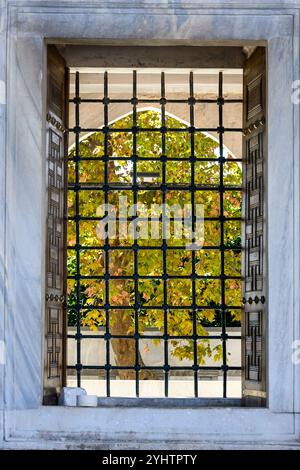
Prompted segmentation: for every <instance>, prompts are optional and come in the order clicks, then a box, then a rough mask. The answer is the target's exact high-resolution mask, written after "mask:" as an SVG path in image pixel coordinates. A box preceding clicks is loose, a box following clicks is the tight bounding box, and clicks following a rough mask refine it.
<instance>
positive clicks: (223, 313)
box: [218, 72, 227, 398]
mask: <svg viewBox="0 0 300 470" xmlns="http://www.w3.org/2000/svg"><path fill="white" fill-rule="evenodd" d="M218 95H219V96H218V108H219V129H218V131H219V163H220V239H221V240H220V246H221V275H220V277H221V321H222V359H223V361H222V362H223V363H222V370H223V398H226V396H227V357H226V356H227V353H226V290H225V250H224V248H225V246H224V148H223V131H224V129H223V105H224V98H223V73H222V72H219V93H218Z"/></svg>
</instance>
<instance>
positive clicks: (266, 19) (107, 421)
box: [0, 0, 300, 443]
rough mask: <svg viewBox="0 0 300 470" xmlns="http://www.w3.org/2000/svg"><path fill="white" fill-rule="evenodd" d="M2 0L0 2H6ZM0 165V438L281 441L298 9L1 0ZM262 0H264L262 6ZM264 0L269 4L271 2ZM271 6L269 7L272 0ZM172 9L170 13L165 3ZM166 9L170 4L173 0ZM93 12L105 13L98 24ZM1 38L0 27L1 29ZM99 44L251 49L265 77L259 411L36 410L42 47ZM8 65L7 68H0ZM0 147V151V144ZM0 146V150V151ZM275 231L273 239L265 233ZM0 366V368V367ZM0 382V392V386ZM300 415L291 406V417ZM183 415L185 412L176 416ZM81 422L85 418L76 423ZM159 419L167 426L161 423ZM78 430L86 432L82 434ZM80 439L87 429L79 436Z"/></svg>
mask: <svg viewBox="0 0 300 470" xmlns="http://www.w3.org/2000/svg"><path fill="white" fill-rule="evenodd" d="M5 3H6V2H5ZM7 3H8V8H7V10H6V13H7V15H6V25H7V29H6V32H5V34H4V37H5V40H6V57H4V59H3V57H1V58H0V59H1V62H0V64H1V65H0V68H1V70H2V67H4V68H5V69H6V83H7V93H6V99H7V101H6V120H5V126H4V129H2V128H1V132H2V136H3V138H5V142H6V145H5V160H4V162H3V161H1V166H0V170H1V178H3V179H2V180H1V181H0V183H3V185H4V186H3V187H4V190H3V191H2V192H1V196H2V197H3V198H4V199H3V207H1V221H3V222H5V234H4V237H3V240H2V239H1V245H0V249H1V259H2V260H3V266H1V269H2V272H1V275H2V276H3V286H2V290H1V302H2V305H3V307H4V313H5V314H4V318H3V324H1V326H0V332H1V331H2V329H3V331H4V340H5V344H6V351H7V357H6V365H5V368H4V372H3V373H2V370H1V371H0V386H1V385H2V383H3V390H4V395H3V396H2V395H1V397H0V409H1V407H2V409H3V410H4V411H3V413H1V417H0V423H1V424H2V426H1V431H0V437H1V435H2V434H3V437H4V439H6V440H7V441H8V442H10V441H11V442H12V441H13V440H17V439H21V438H22V439H30V440H32V439H33V440H34V439H37V438H39V439H45V438H46V437H47V439H49V438H50V439H58V438H59V439H66V440H74V439H76V436H78V433H81V432H84V433H85V435H86V436H87V437H86V438H87V440H88V439H99V435H101V438H102V440H103V442H105V441H107V442H108V441H109V442H116V441H118V440H119V441H120V440H121V441H122V439H123V440H124V442H125V441H126V442H128V436H129V434H130V436H131V437H130V439H132V440H134V439H136V440H140V441H144V442H150V441H151V440H152V441H153V442H154V441H156V440H159V442H162V441H165V442H166V441H168V440H173V441H174V440H178V442H185V443H189V442H190V443H192V442H200V441H201V442H204V441H210V440H212V439H214V441H216V440H219V441H220V442H221V441H222V442H225V443H226V442H237V441H246V439H249V438H251V439H252V440H260V439H261V436H262V435H263V437H264V439H269V440H272V439H275V440H285V441H286V440H291V439H293V438H295V436H297V435H299V429H300V420H299V412H300V374H299V368H300V366H296V365H295V364H293V363H292V360H291V355H292V352H293V351H292V344H293V341H294V340H295V339H298V338H299V337H300V320H299V311H300V310H299V246H300V243H299V242H300V240H299V237H300V235H299V233H300V230H299V220H300V218H299V209H300V207H299V202H298V201H299V158H298V156H299V109H298V106H295V105H293V104H292V102H291V93H292V90H291V87H292V81H293V80H295V79H297V78H298V77H299V10H298V8H296V7H295V8H290V6H289V8H285V7H282V8H279V7H278V5H277V4H276V2H268V1H266V2H264V5H266V7H265V8H263V7H260V6H259V2H256V0H255V1H254V2H253V7H252V8H249V7H247V8H246V7H245V5H244V4H238V3H237V2H235V3H234V2H228V3H227V6H226V7H225V6H222V4H220V2H217V1H213V0H212V1H210V2H207V4H206V5H205V6H203V7H201V6H199V3H197V2H195V1H192V0H190V1H181V2H178V4H176V2H174V4H172V8H170V7H168V5H167V4H166V3H164V2H161V3H158V2H156V4H155V3H154V4H153V2H152V3H151V2H145V3H143V4H140V2H138V0H129V1H127V2H126V5H125V4H124V3H122V2H121V1H117V0H114V1H111V2H108V3H106V2H105V1H104V2H102V4H101V6H99V2H97V1H96V0H94V1H90V2H88V3H87V4H86V5H85V6H84V7H82V6H80V2H78V1H76V0H73V1H70V0H69V1H67V0H66V1H63V2H59V3H57V4H55V5H54V4H53V2H49V1H48V0H46V1H42V2H34V1H31V0H29V1H26V2H25V1H14V2H10V1H8V2H7ZM268 4H270V6H269V7H268ZM274 4H275V6H274ZM282 4H283V2H280V6H282ZM176 5H177V7H176ZM175 7H176V8H175ZM104 17H105V21H103V18H104ZM2 35H3V32H2ZM74 38H76V42H77V41H78V40H81V41H90V42H92V41H95V42H96V43H101V44H105V43H106V44H118V43H122V44H137V43H145V44H190V45H192V44H197V45H201V44H205V45H217V44H222V45H226V44H239V45H242V44H251V43H253V44H262V45H266V47H267V56H268V60H267V71H268V80H267V82H268V116H269V119H268V137H269V138H268V165H267V199H268V214H267V219H268V223H267V226H268V273H269V276H268V305H269V309H268V310H269V323H268V347H267V349H268V406H267V408H265V409H251V408H250V409H249V408H247V409H246V408H218V409H216V408H215V409H214V408H195V409H193V408H188V407H185V408H176V409H169V408H168V409H167V408H163V407H159V408H155V410H154V409H152V408H151V407H146V408H144V409H143V412H142V411H141V410H140V411H139V413H138V420H137V419H136V410H135V408H134V407H129V408H120V407H115V408H104V407H103V408H97V409H93V410H85V409H64V408H58V407H45V406H42V405H41V403H42V382H43V381H42V376H43V329H44V289H45V286H44V271H45V270H44V268H45V266H44V240H45V214H46V207H45V196H46V194H45V181H46V175H45V170H46V166H45V135H46V133H45V110H46V102H45V96H46V93H45V77H46V60H45V58H46V42H47V40H54V39H55V41H58V40H59V41H61V42H62V43H63V42H66V41H70V42H72V41H75V39H74ZM5 62H6V63H5ZM1 150H3V148H2V147H1ZM3 152H4V150H3ZM275 234H276V236H275ZM1 367H2V366H1ZM0 388H1V387H0ZM296 413H298V414H296ZM187 417H188V419H187ZM87 423H88V426H87ZM164 423H169V426H168V428H167V427H166V426H165V424H164ZM87 427H88V431H87ZM88 436H89V437H88Z"/></svg>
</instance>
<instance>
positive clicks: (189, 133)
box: [67, 71, 243, 398]
mask: <svg viewBox="0 0 300 470" xmlns="http://www.w3.org/2000/svg"><path fill="white" fill-rule="evenodd" d="M160 87H161V95H160V97H158V98H156V99H139V98H138V96H137V73H136V71H133V75H132V98H131V99H111V98H110V97H109V95H108V73H107V72H105V73H104V90H103V97H102V98H99V99H84V98H82V97H81V95H80V73H79V72H76V75H75V96H74V97H73V98H71V99H70V100H69V102H70V103H73V104H74V106H75V126H74V127H70V128H69V129H68V131H67V132H69V133H74V135H75V152H74V156H73V157H69V158H68V159H69V161H73V162H74V166H75V182H69V184H68V191H71V192H74V193H75V214H74V215H72V216H68V221H73V222H74V223H75V233H76V242H75V245H74V246H68V247H67V250H69V251H71V252H73V253H74V252H75V254H76V273H75V274H74V275H69V276H68V279H73V280H74V281H76V304H75V308H76V333H75V334H74V335H73V334H68V338H72V339H75V340H76V343H77V362H76V364H69V365H68V366H67V369H69V370H75V371H76V376H77V385H78V386H80V385H81V381H82V372H83V371H84V370H89V369H90V370H101V371H103V373H104V375H105V378H106V395H107V397H109V396H111V390H110V389H111V374H112V372H114V371H118V370H120V369H125V370H133V371H134V372H135V393H136V396H137V397H139V395H140V378H139V377H140V373H141V371H142V370H152V369H155V370H156V371H157V370H160V371H161V372H162V373H163V376H164V395H165V397H168V394H169V393H168V388H169V387H168V385H169V375H170V373H172V372H173V371H189V372H192V373H193V376H194V396H195V397H198V396H199V380H198V379H199V377H198V374H199V371H213V370H216V371H220V370H221V371H222V374H223V398H226V397H227V376H228V372H229V371H231V370H241V367H239V366H231V365H229V364H228V360H227V352H226V351H227V341H228V340H235V341H238V340H241V336H235V335H230V334H229V333H228V331H227V329H226V317H227V314H228V312H229V311H232V310H241V309H242V307H241V305H227V304H226V281H227V280H230V279H238V280H240V279H242V277H241V276H228V275H226V273H225V252H226V251H227V250H230V251H232V252H234V251H235V250H237V251H239V250H241V248H239V247H232V246H228V244H226V241H225V234H224V226H225V223H226V222H228V221H237V222H240V221H241V217H228V216H226V215H225V214H224V194H225V193H226V192H230V191H242V190H243V188H242V187H237V186H236V185H234V186H230V185H227V184H225V182H224V165H226V162H227V161H228V159H227V158H226V157H225V156H224V144H223V141H224V134H225V133H227V132H235V133H242V132H243V129H242V128H230V127H224V123H223V122H224V120H223V111H224V106H226V104H227V103H242V102H243V100H241V99H225V98H224V97H223V73H222V72H219V78H218V97H217V98H216V99H197V98H195V96H194V78H193V72H190V74H189V97H188V98H187V99H167V98H166V91H165V73H164V72H161V84H160ZM82 103H100V104H102V105H103V113H104V126H103V127H102V128H97V127H95V128H91V127H86V128H82V127H81V125H80V106H81V104H82ZM113 103H128V104H130V105H131V106H132V126H131V127H128V128H117V127H115V126H110V125H109V106H110V104H113ZM153 103H155V104H159V105H160V116H161V118H160V119H161V126H160V127H158V128H153V127H151V128H142V127H139V126H138V119H137V113H138V105H140V104H144V105H151V104H153ZM168 103H182V104H187V105H188V106H189V110H190V111H189V114H190V125H189V126H187V127H182V128H170V127H167V126H166V105H167V104H168ZM198 103H210V104H213V103H215V105H216V106H217V110H218V125H217V127H195V117H194V116H195V106H196V105H197V104H198ZM94 132H102V133H103V136H104V154H103V155H102V156H101V157H95V156H94V157H93V156H90V157H88V158H87V157H84V161H89V160H90V161H95V162H98V161H99V162H104V182H103V183H94V184H93V183H83V182H80V177H79V164H80V161H81V156H80V137H81V136H82V135H83V134H88V133H94ZM114 132H122V133H129V134H131V135H132V156H131V157H130V160H131V161H132V175H133V176H132V184H129V183H128V184H126V185H124V184H121V183H111V182H110V181H109V178H108V165H109V161H110V159H112V157H111V156H110V155H109V148H108V146H109V135H110V134H111V133H114ZM150 132H151V133H153V132H155V133H158V134H160V135H161V150H162V154H161V156H159V157H157V158H155V157H151V160H159V161H161V163H162V181H161V183H160V184H158V185H156V186H155V189H156V190H160V191H161V195H162V202H163V203H164V202H166V194H167V191H168V190H177V191H181V190H184V191H189V192H190V194H191V204H192V224H193V229H194V223H195V195H196V193H197V192H198V191H216V192H218V194H219V201H220V207H219V216H217V217H205V218H204V221H205V222H206V221H215V222H218V223H219V227H220V243H219V244H217V245H211V246H210V245H205V246H203V247H202V250H218V251H219V252H220V275H218V276H205V275H199V274H197V273H196V268H195V265H196V254H195V251H192V274H191V275H182V276H178V275H170V274H168V269H167V252H168V249H172V250H182V249H185V248H186V247H185V246H174V245H172V246H171V247H169V246H168V243H167V240H166V239H165V231H164V224H163V239H162V244H161V247H160V249H161V250H162V255H163V267H162V275H161V276H150V275H148V276H147V275H145V276H141V275H140V274H139V269H138V256H139V251H140V250H141V249H143V250H149V254H150V252H151V250H157V248H158V247H157V246H148V245H147V246H141V245H140V244H138V242H137V240H135V241H134V243H133V244H132V246H115V245H111V244H110V240H109V239H108V238H106V240H105V243H103V244H102V245H99V246H87V245H86V246H84V245H82V244H81V243H80V222H81V221H85V220H87V221H97V220H101V217H96V216H95V217H89V216H84V215H82V214H81V212H80V202H79V200H80V193H81V192H82V191H86V190H101V191H103V193H104V201H105V204H108V203H109V197H108V196H109V191H111V190H114V191H116V190H122V191H123V190H125V191H131V192H132V194H133V201H134V204H137V201H138V191H139V190H141V189H142V190H148V189H149V190H153V185H151V184H150V185H149V184H148V185H147V183H143V184H139V181H138V168H137V163H138V162H139V161H143V160H148V158H147V157H142V156H139V155H138V152H137V135H138V134H139V133H150ZM167 132H175V133H185V135H186V138H187V139H190V149H191V152H190V156H189V157H182V158H180V159H178V158H176V157H171V156H168V155H166V133H167ZM199 132H207V133H217V134H218V145H219V147H218V150H219V155H218V157H216V158H210V157H208V158H198V157H196V156H195V151H194V142H195V134H196V133H199ZM126 159H127V157H115V156H114V157H113V160H114V161H118V160H126ZM172 160H173V161H174V160H176V161H179V160H180V161H187V162H190V164H191V173H190V183H189V184H184V185H180V184H169V183H168V182H167V180H166V164H167V162H168V161H172ZM198 161H203V162H216V161H217V162H218V163H219V184H217V185H215V186H211V185H201V184H196V182H195V167H194V164H195V162H198ZM231 161H232V160H231ZM234 162H239V163H240V164H241V163H242V159H240V158H235V159H234ZM107 215H108V214H105V216H106V217H107ZM102 218H103V217H102ZM136 218H137V214H135V215H134V216H133V217H132V218H131V220H132V221H134V220H136ZM117 220H118V219H117ZM192 241H193V242H194V240H192ZM118 249H121V250H130V251H131V252H133V258H134V273H133V276H115V275H112V274H111V273H110V256H111V253H112V252H113V250H118ZM82 250H85V251H86V250H96V251H97V250H104V252H105V273H104V275H101V276H100V275H99V276H84V275H82V274H81V269H80V268H81V261H80V254H81V252H82ZM91 277H92V278H93V279H99V280H103V281H104V282H105V300H104V305H92V306H88V305H84V304H83V303H82V302H81V300H80V295H81V282H83V281H84V280H85V279H87V278H91ZM152 278H155V279H159V280H160V281H161V282H162V283H163V303H162V304H161V305H151V306H147V305H143V306H141V304H140V303H139V280H140V279H152ZM178 278H179V279H183V278H187V279H191V281H192V296H191V303H190V304H188V305H184V306H176V305H170V304H168V284H167V283H168V280H170V279H178ZM113 279H120V280H121V279H124V280H125V279H132V280H133V282H134V296H135V302H134V304H133V305H128V306H127V305H112V304H111V303H110V296H109V290H110V281H111V280H113ZM198 279H217V280H219V281H220V286H221V303H220V304H219V305H218V306H217V307H214V309H215V310H216V311H217V312H219V314H220V317H221V334H220V335H210V336H209V339H210V340H211V339H219V340H221V344H222V364H221V365H220V366H219V365H216V366H206V365H200V364H199V361H198V358H197V341H199V340H201V339H207V336H201V335H199V334H197V312H200V311H201V310H205V309H211V308H212V307H211V306H210V305H199V304H197V299H196V281H197V280H198ZM141 308H142V309H143V310H146V311H147V310H161V311H163V313H164V332H163V335H162V337H161V339H162V341H163V343H164V365H163V366H161V367H159V366H155V367H154V366H153V367H152V366H146V365H145V366H141V364H140V363H139V343H140V340H141V339H151V340H153V339H157V336H155V335H152V334H143V335H141V334H140V331H139V313H140V311H141ZM92 309H93V310H95V309H99V310H102V311H103V310H104V311H105V317H106V324H105V332H104V333H103V334H102V333H101V332H99V334H98V332H97V334H96V335H93V338H96V339H101V340H103V341H104V342H105V343H106V363H105V364H104V365H84V364H82V360H81V344H82V342H83V341H85V340H86V339H90V338H91V336H90V335H87V334H85V333H84V332H82V327H81V316H82V311H83V310H84V311H88V310H92ZM126 309H127V310H131V311H133V312H134V332H133V334H132V335H113V334H112V333H111V331H110V312H111V311H112V310H126ZM171 309H172V310H174V311H175V310H189V311H190V313H191V316H192V321H193V334H192V335H189V336H184V335H181V336H172V335H171V334H170V333H169V331H168V326H169V325H168V312H169V311H170V310H171ZM114 338H119V339H132V340H133V341H135V352H136V354H135V356H136V357H135V359H136V360H135V365H132V366H128V367H127V366H118V365H112V364H111V352H110V343H111V341H112V339H114ZM174 339H176V340H180V339H182V340H191V341H193V345H194V348H193V349H194V360H193V364H192V365H190V366H172V365H170V364H169V343H170V341H171V340H174Z"/></svg>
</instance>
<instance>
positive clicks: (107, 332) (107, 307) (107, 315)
mask: <svg viewBox="0 0 300 470" xmlns="http://www.w3.org/2000/svg"><path fill="white" fill-rule="evenodd" d="M103 103H104V108H103V112H104V188H103V189H104V203H105V214H104V216H105V217H108V216H109V213H108V190H109V175H108V170H109V155H108V74H107V72H104V100H103ZM108 229H109V227H108V226H106V227H104V231H105V243H104V251H105V304H104V308H105V339H106V365H105V369H106V395H107V396H108V397H110V370H111V364H110V337H111V334H110V327H109V324H110V321H109V320H110V304H109V274H110V273H109V237H108V234H109V230H108Z"/></svg>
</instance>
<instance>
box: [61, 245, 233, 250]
mask: <svg viewBox="0 0 300 470" xmlns="http://www.w3.org/2000/svg"><path fill="white" fill-rule="evenodd" d="M67 249H68V250H75V251H81V250H134V249H135V248H134V246H133V245H124V246H121V245H109V244H108V245H94V246H92V245H91V246H87V245H78V246H77V245H74V246H70V245H69V246H67ZM164 249H166V250H187V251H189V249H188V248H187V246H186V245H180V246H175V245H174V246H172V245H166V247H164V245H163V246H161V245H157V246H143V245H140V246H138V251H140V250H164ZM241 249H242V248H241V247H230V246H229V247H228V246H226V245H225V246H223V247H222V246H220V245H211V246H209V245H207V246H206V245H204V246H203V247H202V248H201V250H224V251H241Z"/></svg>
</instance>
